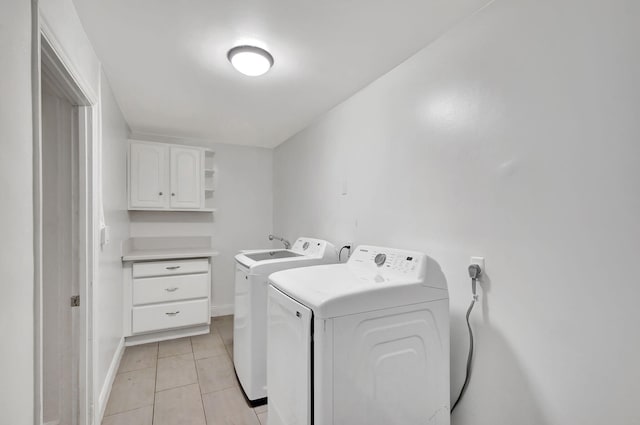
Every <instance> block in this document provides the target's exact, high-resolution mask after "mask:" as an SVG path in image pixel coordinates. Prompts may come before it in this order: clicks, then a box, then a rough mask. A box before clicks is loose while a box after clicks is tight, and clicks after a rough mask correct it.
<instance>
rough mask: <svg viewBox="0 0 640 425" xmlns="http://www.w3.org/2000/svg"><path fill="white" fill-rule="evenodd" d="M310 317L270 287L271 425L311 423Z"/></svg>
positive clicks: (305, 310)
mask: <svg viewBox="0 0 640 425" xmlns="http://www.w3.org/2000/svg"><path fill="white" fill-rule="evenodd" d="M311 317H312V312H311V310H309V309H308V308H307V307H305V306H303V305H302V304H300V303H298V302H297V301H295V300H293V299H292V298H289V297H288V296H287V295H285V294H284V293H282V292H280V291H279V290H277V289H276V288H274V287H273V286H269V318H268V322H267V326H268V338H267V387H268V388H269V393H268V397H269V419H268V421H269V425H308V424H310V423H311Z"/></svg>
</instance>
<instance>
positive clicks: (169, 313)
mask: <svg viewBox="0 0 640 425" xmlns="http://www.w3.org/2000/svg"><path fill="white" fill-rule="evenodd" d="M179 313H180V310H178V311H170V312H168V313H165V314H166V315H167V316H175V315H176V314H179Z"/></svg>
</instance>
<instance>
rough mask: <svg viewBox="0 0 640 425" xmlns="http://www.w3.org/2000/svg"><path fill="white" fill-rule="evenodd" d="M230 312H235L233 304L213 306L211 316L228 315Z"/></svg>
mask: <svg viewBox="0 0 640 425" xmlns="http://www.w3.org/2000/svg"><path fill="white" fill-rule="evenodd" d="M230 314H233V304H223V305H212V306H211V317H218V316H228V315H230Z"/></svg>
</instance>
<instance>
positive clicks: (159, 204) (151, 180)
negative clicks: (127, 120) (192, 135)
mask: <svg viewBox="0 0 640 425" xmlns="http://www.w3.org/2000/svg"><path fill="white" fill-rule="evenodd" d="M168 150H169V149H168V147H167V146H163V145H161V144H156V143H139V142H131V146H130V155H129V207H130V208H166V207H168V202H167V200H168V199H169V196H168V195H169V194H168V193H167V172H168V170H167V163H168V161H167V159H168V158H167V154H168Z"/></svg>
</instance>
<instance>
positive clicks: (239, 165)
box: [129, 134, 273, 315]
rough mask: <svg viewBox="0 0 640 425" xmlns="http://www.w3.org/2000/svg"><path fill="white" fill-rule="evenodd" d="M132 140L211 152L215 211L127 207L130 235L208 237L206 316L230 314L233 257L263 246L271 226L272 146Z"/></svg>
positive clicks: (231, 306)
mask: <svg viewBox="0 0 640 425" xmlns="http://www.w3.org/2000/svg"><path fill="white" fill-rule="evenodd" d="M131 137H132V138H134V139H137V140H152V141H164V142H171V143H179V144H180V143H181V144H186V145H193V146H206V147H209V148H212V149H213V150H214V151H215V164H216V168H217V171H216V178H217V189H216V191H215V193H214V201H215V202H214V204H215V207H216V208H217V211H216V212H215V213H213V214H211V213H196V212H148V211H131V212H130V213H129V217H130V219H131V225H130V233H131V237H154V236H212V237H213V245H214V247H215V248H216V249H217V250H218V251H220V255H219V256H218V257H216V258H214V263H213V282H212V289H211V295H212V305H213V307H212V314H214V315H219V314H231V313H232V308H233V293H234V278H235V266H234V264H235V263H234V261H235V260H234V256H235V255H236V254H237V252H238V251H239V250H241V249H253V248H256V249H257V248H263V247H264V248H269V247H271V242H269V240H268V239H267V236H268V235H269V233H271V231H272V227H273V207H272V203H273V189H272V182H273V150H272V149H264V148H256V147H248V146H236V145H229V144H221V143H207V142H203V141H198V140H185V139H180V140H177V139H171V138H166V137H158V136H156V137H150V136H141V135H136V134H133V135H132V136H131Z"/></svg>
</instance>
